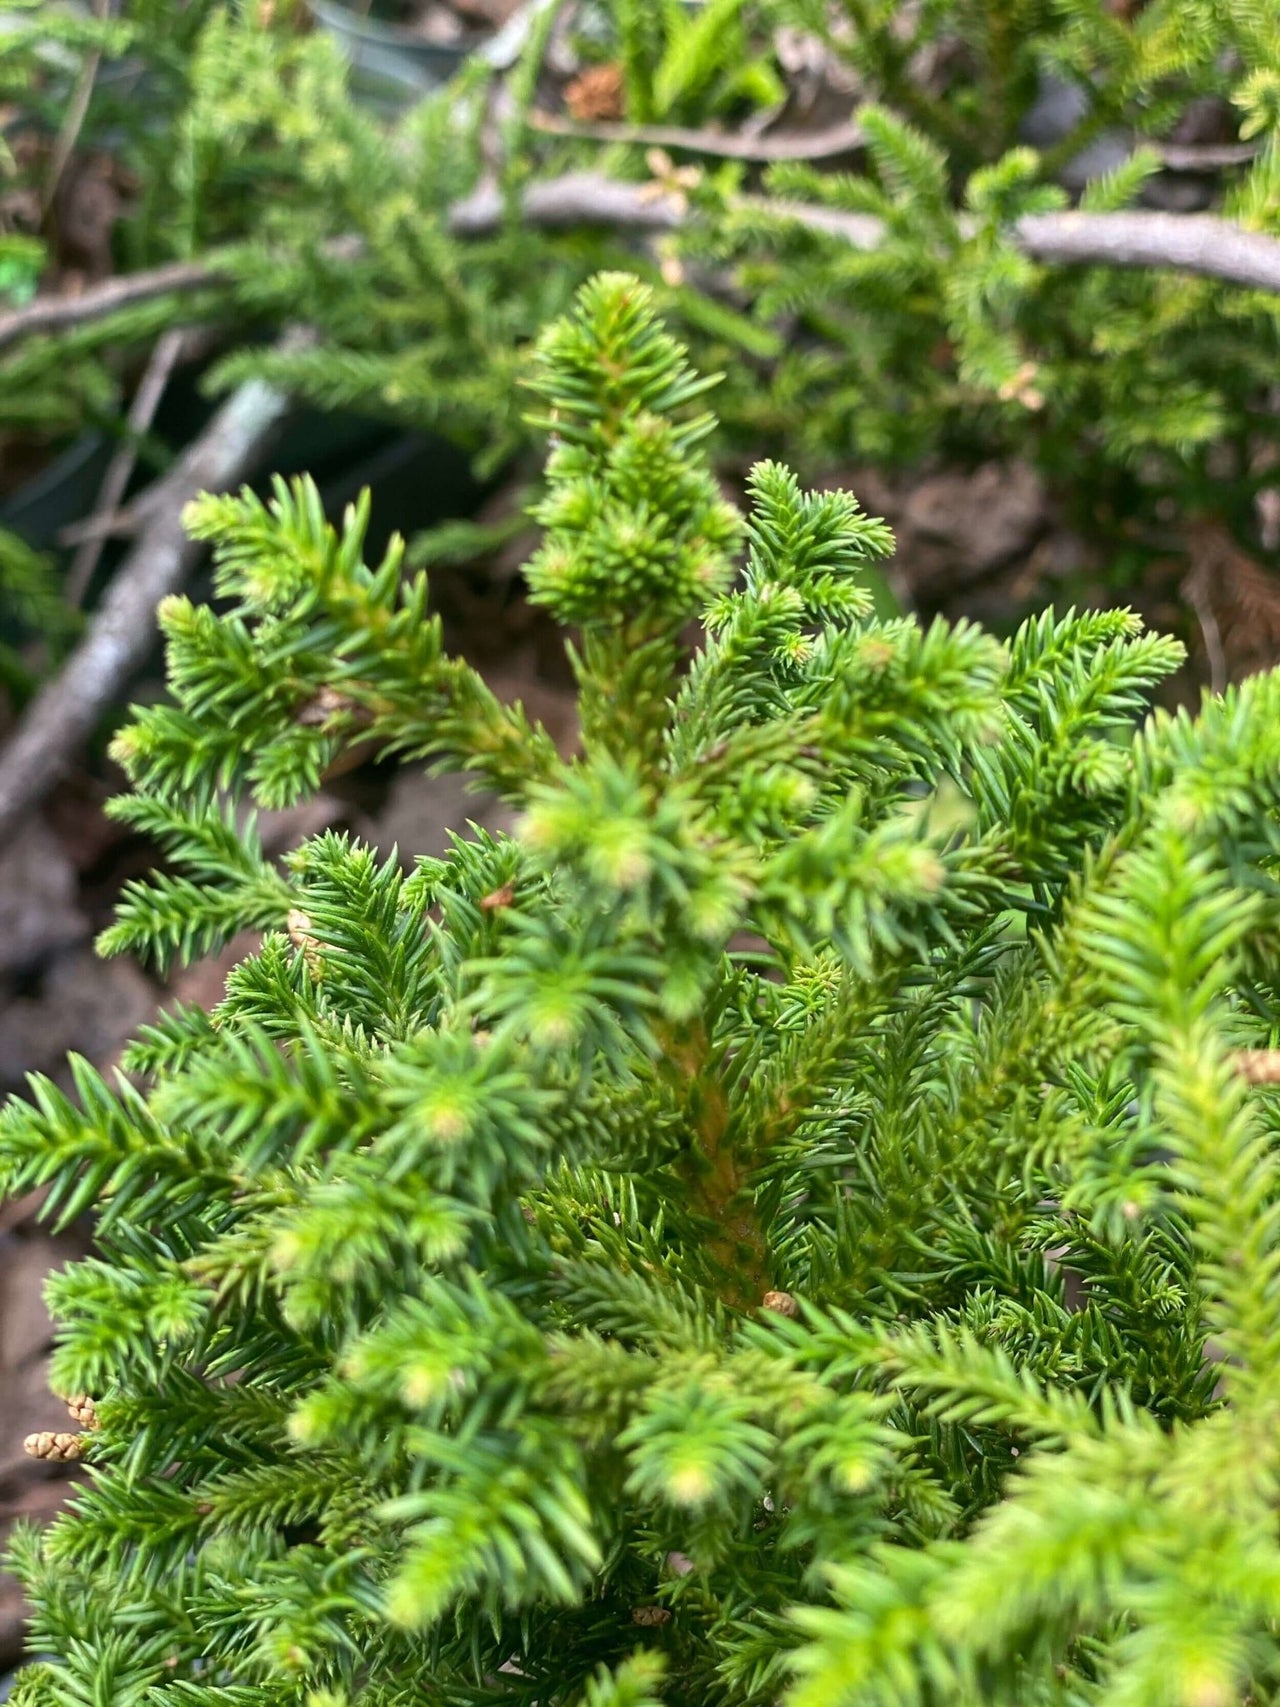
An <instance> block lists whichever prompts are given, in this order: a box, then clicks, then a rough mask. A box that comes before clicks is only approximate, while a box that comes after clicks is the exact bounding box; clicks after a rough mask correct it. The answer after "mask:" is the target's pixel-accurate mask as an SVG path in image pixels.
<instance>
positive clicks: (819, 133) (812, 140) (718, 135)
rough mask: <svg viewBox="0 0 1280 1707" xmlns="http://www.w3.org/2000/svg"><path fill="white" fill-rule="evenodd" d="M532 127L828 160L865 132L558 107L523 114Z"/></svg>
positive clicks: (847, 126)
mask: <svg viewBox="0 0 1280 1707" xmlns="http://www.w3.org/2000/svg"><path fill="white" fill-rule="evenodd" d="M529 123H530V125H531V126H532V128H533V129H534V130H540V131H544V132H546V133H547V134H548V135H550V136H576V137H582V138H583V139H585V140H586V141H588V142H606V143H608V142H624V143H637V144H642V145H644V146H645V147H651V148H675V149H683V150H684V151H685V152H687V153H689V154H706V155H709V156H711V157H712V158H713V159H718V160H758V161H761V162H767V161H776V160H829V159H830V158H831V157H832V156H833V155H836V154H848V153H849V152H850V151H851V150H852V149H855V148H861V147H862V145H863V143H864V142H865V141H866V136H865V133H864V132H863V130H862V129H861V127H860V126H859V125H856V124H853V123H851V122H847V123H844V124H836V125H830V126H828V127H827V129H825V130H815V131H812V132H810V133H809V134H808V135H804V134H803V133H799V132H797V133H792V134H783V135H764V136H747V135H745V134H731V133H729V132H725V131H717V130H695V129H693V128H685V127H683V126H681V125H669V124H650V125H645V124H587V123H578V122H577V121H575V120H573V119H566V118H561V117H560V115H559V114H558V113H544V112H539V111H538V110H537V109H536V108H535V110H534V111H533V112H531V113H530V114H529Z"/></svg>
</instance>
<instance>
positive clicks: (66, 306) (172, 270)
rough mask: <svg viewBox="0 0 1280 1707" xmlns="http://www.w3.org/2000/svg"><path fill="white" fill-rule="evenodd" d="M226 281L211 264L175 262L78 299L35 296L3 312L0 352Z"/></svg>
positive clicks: (93, 289) (100, 287) (95, 289)
mask: <svg viewBox="0 0 1280 1707" xmlns="http://www.w3.org/2000/svg"><path fill="white" fill-rule="evenodd" d="M226 282H227V281H226V278H225V275H224V274H222V273H221V272H219V270H218V268H217V266H216V265H213V264H211V263H210V262H208V261H174V262H171V263H170V264H169V265H168V266H164V267H151V268H149V269H148V270H147V271H146V272H140V273H122V274H121V275H120V276H119V277H118V278H114V279H107V280H106V282H105V283H103V284H100V285H93V286H91V287H90V288H89V289H88V290H85V291H81V292H80V294H79V295H78V296H55V295H53V294H50V295H48V296H37V297H36V298H35V299H34V301H32V302H28V303H27V304H26V306H25V307H23V308H11V309H10V310H9V312H8V313H7V314H0V350H4V349H7V348H8V346H9V345H10V344H16V343H17V342H18V341H19V339H22V338H30V337H33V336H35V335H36V334H37V333H40V332H69V331H72V330H74V328H75V327H77V326H87V325H90V324H91V323H92V322H93V321H95V320H104V319H105V318H106V317H107V315H109V314H115V313H116V312H117V310H119V309H121V308H136V307H138V306H139V305H140V304H141V303H144V302H154V301H155V299H156V298H157V297H160V296H188V295H190V294H191V292H192V291H197V290H208V289H210V288H211V287H212V286H214V285H219V284H225V283H226Z"/></svg>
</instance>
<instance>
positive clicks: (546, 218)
mask: <svg viewBox="0 0 1280 1707" xmlns="http://www.w3.org/2000/svg"><path fill="white" fill-rule="evenodd" d="M738 205H740V206H743V207H748V208H751V209H753V210H755V211H758V212H761V213H766V214H773V215H779V216H782V217H785V218H788V219H793V220H795V221H796V222H797V223H798V224H801V225H805V226H808V227H809V228H810V229H811V230H814V231H829V232H831V233H832V234H833V235H834V236H838V237H843V238H844V239H845V241H846V242H849V243H852V244H853V245H854V246H855V247H856V248H860V249H865V248H872V247H874V246H875V245H876V244H877V243H879V242H881V241H882V240H883V236H884V232H883V227H882V226H881V224H880V222H879V220H877V219H875V218H873V217H871V216H869V215H866V214H855V213H843V212H841V211H840V210H839V209H837V208H824V207H814V206H810V205H808V204H803V203H798V202H791V203H784V202H772V201H769V200H767V199H764V198H743V199H742V200H741V201H740V203H739V204H738ZM521 211H522V214H523V217H524V218H525V219H526V220H528V221H529V223H530V224H531V225H538V226H542V227H544V228H546V229H557V228H561V229H562V228H565V227H570V226H574V225H612V226H617V227H619V228H621V229H628V230H637V231H671V230H674V229H675V228H676V227H677V226H679V225H681V224H682V223H683V222H684V221H685V219H686V218H688V217H696V216H694V215H690V214H688V213H687V212H686V210H685V209H684V208H682V207H681V206H680V205H679V203H678V202H677V201H675V199H674V198H672V197H671V196H669V195H662V194H661V193H658V194H655V193H654V187H653V186H652V185H647V184H628V183H622V182H620V181H619V180H617V179H614V178H608V177H605V176H604V175H603V174H601V173H597V172H567V173H565V174H564V175H563V176H561V177H558V178H548V179H546V180H544V181H543V182H542V183H535V184H532V185H530V187H529V188H528V189H527V190H526V191H525V192H524V196H523V198H522V202H521ZM502 217H503V201H502V195H501V193H500V191H499V189H498V187H497V185H496V184H493V183H488V184H485V185H483V186H482V187H481V188H480V189H479V190H477V191H476V192H475V193H474V194H473V195H471V196H468V197H467V198H466V200H465V201H461V202H458V203H457V204H456V205H455V206H454V208H453V210H452V212H451V214H450V216H449V228H450V230H451V231H452V232H453V233H454V234H455V235H456V236H459V237H479V236H485V235H487V234H488V233H490V232H492V231H494V230H495V229H496V228H497V227H498V226H499V225H500V223H501V221H502ZM1012 235H1013V239H1014V242H1015V243H1016V244H1017V245H1018V247H1019V248H1021V249H1023V250H1024V251H1025V252H1026V253H1027V254H1028V255H1030V256H1031V257H1032V258H1033V259H1034V260H1037V261H1043V262H1046V263H1049V264H1053V265H1058V266H1104V267H1153V268H1159V267H1167V268H1170V269H1172V270H1174V271H1178V272H1190V273H1200V274H1202V275H1203V276H1205V277H1206V278H1221V279H1228V280H1230V281H1231V282H1232V283H1234V284H1241V285H1247V286H1251V287H1252V288H1253V289H1255V290H1268V291H1280V238H1275V237H1267V236H1265V235H1264V234H1263V233H1262V232H1259V231H1246V230H1245V229H1244V228H1243V227H1242V226H1239V225H1236V224H1234V223H1233V222H1232V221H1231V220H1228V219H1219V218H1217V217H1216V216H1215V215H1213V214H1207V213H1186V214H1183V213H1148V212H1145V211H1141V210H1139V211H1135V212H1130V213H1041V214H1029V215H1028V216H1027V217H1026V218H1024V219H1021V220H1019V221H1018V223H1017V225H1016V226H1014V228H1013V233H1012ZM329 249H330V250H331V252H332V253H334V254H335V255H339V256H341V255H347V256H354V255H356V254H358V253H359V249H360V244H359V241H358V239H356V238H353V237H345V238H338V239H336V240H335V241H334V243H332V244H331V245H329ZM226 282H227V279H226V275H225V274H223V273H221V272H220V271H219V269H218V266H217V264H216V263H205V262H200V261H179V262H175V263H174V264H173V265H171V266H167V267H156V268H154V269H152V270H151V271H149V272H141V273H127V274H125V275H124V276H123V277H121V278H117V279H111V280H109V281H108V282H107V283H106V284H102V285H97V286H94V287H93V288H92V289H90V290H86V291H84V292H83V293H82V294H81V295H80V296H72V297H56V296H47V297H37V298H36V299H35V301H34V302H30V303H28V304H27V305H26V307H25V308H17V309H12V310H11V311H10V312H9V313H7V314H0V350H3V349H5V348H6V347H7V346H8V345H10V344H13V343H16V342H17V341H18V340H19V339H20V338H24V337H28V336H30V335H32V334H34V333H40V332H57V331H67V330H70V329H72V328H74V327H76V326H81V325H85V324H86V323H88V322H90V321H93V320H97V319H101V318H102V317H103V316H105V315H108V314H112V313H114V312H115V311H116V310H117V309H119V308H127V307H130V306H133V305H134V304H137V303H142V302H149V301H152V300H154V299H155V298H156V297H160V296H166V295H169V294H176V293H189V292H192V291H198V290H204V289H207V288H210V287H212V286H214V285H219V284H225V283H226Z"/></svg>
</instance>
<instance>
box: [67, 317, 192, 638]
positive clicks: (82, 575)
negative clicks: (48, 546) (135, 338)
mask: <svg viewBox="0 0 1280 1707" xmlns="http://www.w3.org/2000/svg"><path fill="white" fill-rule="evenodd" d="M186 341H187V334H186V333H185V332H184V331H181V330H175V331H170V332H165V333H163V334H162V335H161V337H160V338H159V339H158V340H157V342H156V346H155V348H154V349H153V350H152V352H151V360H150V361H149V362H148V363H147V370H146V372H145V373H144V374H143V376H142V379H141V381H140V382H139V385H138V389H137V390H136V391H135V392H134V394H133V402H132V403H131V404H130V406H129V413H128V415H127V417H126V419H125V427H126V430H127V436H126V438H125V439H124V441H123V443H122V444H121V445H120V446H119V447H118V448H117V450H116V453H115V455H114V456H113V457H112V458H111V461H110V463H109V464H108V465H107V472H106V473H105V474H104V475H103V477H102V485H101V486H100V487H99V489H98V498H97V502H96V503H95V504H94V506H93V516H92V518H91V520H93V521H98V522H100V521H102V520H104V519H105V518H107V517H111V516H114V515H115V513H116V511H117V510H118V509H119V507H120V500H121V499H122V498H123V497H124V493H125V487H126V486H128V484H129V477H130V475H131V474H132V473H133V470H134V465H135V463H136V462H137V460H138V440H139V439H140V438H141V437H142V435H143V434H144V433H145V432H147V431H149V429H150V427H151V423H152V421H153V420H154V419H155V414H156V410H157V409H158V408H159V407H160V399H161V398H162V397H163V396H164V392H165V387H166V386H167V385H168V383H169V379H170V376H171V375H172V373H173V370H174V368H175V367H176V366H177V362H178V357H179V356H180V355H181V353H182V348H183V345H184V344H185V343H186ZM106 539H107V530H106V529H105V528H103V527H98V528H96V529H94V531H92V532H90V533H87V534H86V535H85V536H84V537H83V538H82V539H81V541H80V544H79V545H78V547H77V548H76V554H75V556H74V557H73V558H72V560H71V567H70V569H69V570H68V571H67V580H66V586H65V592H66V597H67V602H68V603H69V604H72V605H78V604H79V603H80V601H81V600H82V599H83V598H84V595H85V593H86V592H87V591H88V589H89V583H90V581H91V580H92V579H93V572H94V570H95V569H96V568H97V567H98V559H99V558H100V557H101V556H102V547H103V545H104V544H105V543H106Z"/></svg>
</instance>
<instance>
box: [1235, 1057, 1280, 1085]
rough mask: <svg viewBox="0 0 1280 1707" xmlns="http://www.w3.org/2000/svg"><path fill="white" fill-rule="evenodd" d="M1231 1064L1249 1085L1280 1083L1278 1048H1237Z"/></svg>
mask: <svg viewBox="0 0 1280 1707" xmlns="http://www.w3.org/2000/svg"><path fill="white" fill-rule="evenodd" d="M1231 1065H1232V1066H1233V1067H1234V1068H1235V1070H1236V1072H1237V1073H1239V1075H1240V1077H1241V1078H1242V1079H1245V1080H1246V1081H1247V1082H1248V1083H1249V1084H1251V1085H1280V1049H1238V1050H1237V1051H1236V1053H1235V1054H1234V1055H1233V1056H1232V1057H1231Z"/></svg>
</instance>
